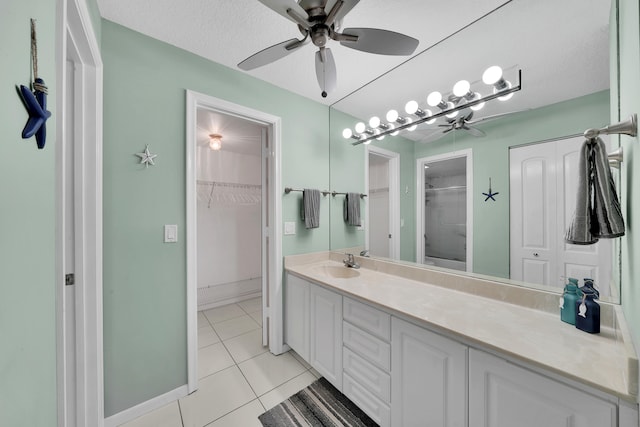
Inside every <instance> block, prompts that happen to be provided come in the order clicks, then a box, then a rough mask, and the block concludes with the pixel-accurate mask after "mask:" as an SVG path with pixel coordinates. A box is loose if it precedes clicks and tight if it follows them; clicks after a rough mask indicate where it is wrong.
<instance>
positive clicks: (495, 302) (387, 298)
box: [284, 252, 638, 427]
mask: <svg viewBox="0 0 640 427" xmlns="http://www.w3.org/2000/svg"><path fill="white" fill-rule="evenodd" d="M343 257H344V255H343V254H340V253H330V252H322V253H317V254H307V255H296V256H289V257H285V270H286V274H285V277H286V279H285V305H284V307H285V308H284V315H285V316H284V317H285V342H286V344H287V345H289V347H291V348H292V349H293V350H295V351H296V352H297V353H298V354H299V355H300V356H301V357H303V358H304V359H305V360H306V361H307V362H308V363H309V364H310V365H311V366H313V367H314V368H315V369H316V370H317V371H318V372H319V373H320V374H322V375H323V376H324V377H325V378H326V379H327V380H329V381H330V382H331V383H332V384H333V385H334V386H335V387H336V388H338V389H339V390H341V391H342V393H344V394H345V395H346V396H347V397H349V399H351V400H352V401H353V402H354V403H356V404H357V405H358V406H359V407H360V408H361V409H362V410H363V411H365V412H366V413H367V414H368V415H369V416H370V417H371V418H373V419H374V420H375V421H376V422H377V423H378V424H380V425H381V426H394V427H399V426H418V425H419V426H443V427H466V426H469V427H513V426H523V427H529V426H530V427H534V426H535V427H540V426H545V427H555V426H558V427H559V426H568V425H572V426H580V427H610V426H611V427H613V426H623V427H631V426H633V427H638V403H637V402H638V401H637V398H638V359H637V356H636V354H635V352H634V350H633V346H632V344H631V339H630V336H629V335H628V331H627V328H626V324H625V321H624V317H623V316H622V312H621V310H619V307H617V306H615V305H603V307H602V312H603V315H602V318H603V321H602V332H601V333H600V334H597V335H591V334H587V333H584V332H582V331H579V330H577V329H576V328H575V327H574V326H572V325H569V324H566V323H563V322H562V321H560V318H559V314H558V313H557V310H558V295H557V294H553V293H547V292H543V291H538V290H534V289H525V288H520V287H517V286H509V285H506V284H504V283H499V282H492V281H490V280H485V279H482V278H477V277H471V276H465V275H457V274H452V273H448V272H441V271H437V270H429V269H424V268H419V267H415V266H410V265H402V264H398V263H391V262H386V261H382V260H374V259H368V258H357V261H358V262H359V263H360V264H361V268H359V269H351V268H347V267H345V266H344V265H343V264H342V258H343Z"/></svg>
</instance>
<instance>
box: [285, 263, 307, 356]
mask: <svg viewBox="0 0 640 427" xmlns="http://www.w3.org/2000/svg"><path fill="white" fill-rule="evenodd" d="M286 277H287V282H286V288H285V292H284V295H285V303H284V340H285V343H287V345H289V347H291V348H292V349H293V350H295V352H296V353H298V354H299V355H300V356H301V357H302V358H303V359H304V360H306V361H307V362H308V361H309V286H310V284H309V282H307V281H306V280H303V279H301V278H299V277H297V276H294V275H292V274H287V276H286Z"/></svg>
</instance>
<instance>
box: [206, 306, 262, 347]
mask: <svg viewBox="0 0 640 427" xmlns="http://www.w3.org/2000/svg"><path fill="white" fill-rule="evenodd" d="M238 308H240V307H238ZM258 328H260V325H258V324H257V323H256V321H255V320H253V319H252V318H251V317H249V315H247V314H245V315H244V316H242V317H236V318H235V319H231V320H225V321H224V322H220V323H215V324H214V325H213V329H214V330H215V331H216V333H217V334H218V336H219V337H220V339H221V340H222V341H224V340H227V339H229V338H233V337H237V336H238V335H241V334H244V333H246V332H249V331H252V330H254V329H258Z"/></svg>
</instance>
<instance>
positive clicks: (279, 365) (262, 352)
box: [122, 298, 319, 427]
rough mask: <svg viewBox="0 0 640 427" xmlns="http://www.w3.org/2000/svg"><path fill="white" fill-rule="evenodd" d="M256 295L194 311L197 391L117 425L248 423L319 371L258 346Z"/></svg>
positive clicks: (232, 425)
mask: <svg viewBox="0 0 640 427" xmlns="http://www.w3.org/2000/svg"><path fill="white" fill-rule="evenodd" d="M261 309H262V300H261V299H260V298H255V299H251V300H247V301H243V302H240V303H237V304H230V305H227V306H224V307H217V308H213V309H210V310H206V311H201V312H198V377H199V381H198V391H196V392H195V393H192V394H190V395H189V396H186V397H184V398H182V399H179V400H177V401H175V402H171V403H170V404H168V405H166V406H164V407H162V408H160V409H157V410H155V411H154V412H151V413H149V414H146V415H143V416H142V417H140V418H138V419H135V420H133V421H131V422H129V423H126V424H123V425H122V427H204V426H208V427H221V426H229V427H237V426H243V427H245V426H246V427H251V426H261V424H260V421H258V415H260V414H262V413H263V412H265V411H266V410H267V409H270V408H272V407H273V406H275V405H277V404H278V403H280V402H282V401H283V400H285V399H287V398H288V397H289V396H291V395H292V394H294V393H296V392H297V391H299V390H301V389H303V388H305V387H306V386H308V385H309V384H311V383H312V382H313V381H315V380H316V379H317V378H318V377H319V374H318V373H317V372H316V371H315V370H314V369H313V368H311V367H310V366H309V365H308V364H307V363H305V362H304V361H303V360H302V359H301V358H300V356H298V355H297V354H295V353H294V352H289V353H285V354H281V355H279V356H274V355H273V354H271V353H269V351H268V349H267V348H266V347H262V328H261V323H262V314H261Z"/></svg>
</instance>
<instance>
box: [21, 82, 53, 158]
mask: <svg viewBox="0 0 640 427" xmlns="http://www.w3.org/2000/svg"><path fill="white" fill-rule="evenodd" d="M34 88H35V90H34V91H33V92H31V90H30V89H29V88H28V87H26V86H24V85H20V95H21V96H22V100H23V101H24V106H25V108H26V109H27V112H28V113H29V119H28V120H27V124H26V125H25V126H24V129H23V130H22V138H24V139H29V138H31V137H32V136H33V135H35V136H36V143H37V144H38V148H39V149H43V148H44V145H45V143H46V141H47V127H46V125H45V123H46V122H47V119H49V117H51V112H50V111H48V110H47V92H46V90H47V88H46V86H45V85H44V80H42V79H41V78H37V79H35V84H34Z"/></svg>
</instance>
